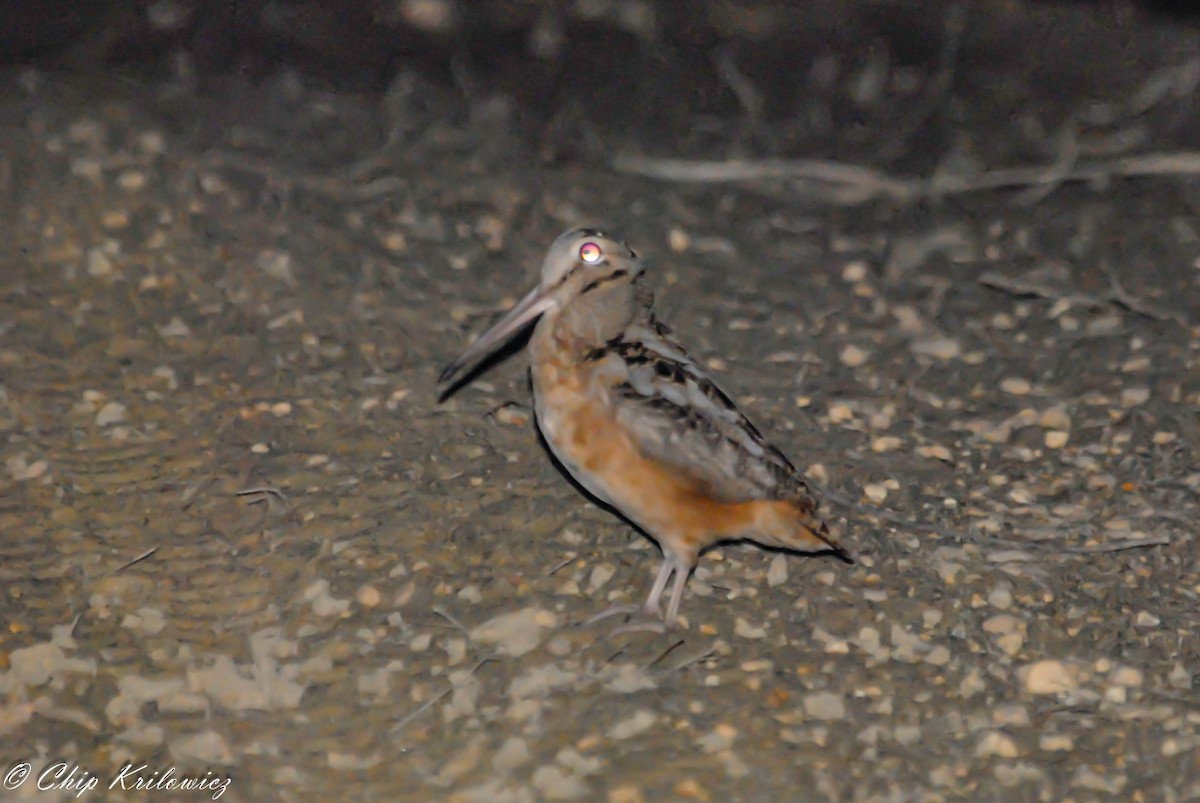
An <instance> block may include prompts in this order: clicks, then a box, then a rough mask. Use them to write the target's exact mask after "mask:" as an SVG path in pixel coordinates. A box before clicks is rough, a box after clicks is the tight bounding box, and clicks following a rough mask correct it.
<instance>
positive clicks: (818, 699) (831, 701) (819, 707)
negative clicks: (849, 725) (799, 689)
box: [804, 691, 846, 721]
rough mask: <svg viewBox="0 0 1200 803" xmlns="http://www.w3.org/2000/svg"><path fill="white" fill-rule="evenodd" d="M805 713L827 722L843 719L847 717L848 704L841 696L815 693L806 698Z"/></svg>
mask: <svg viewBox="0 0 1200 803" xmlns="http://www.w3.org/2000/svg"><path fill="white" fill-rule="evenodd" d="M804 713H805V714H807V715H808V716H810V717H812V718H813V719H821V720H825V721H832V720H837V719H842V718H843V717H845V716H846V703H845V701H844V700H843V699H842V696H841V695H840V694H834V693H833V692H827V691H821V692H814V693H812V694H807V695H805V696H804Z"/></svg>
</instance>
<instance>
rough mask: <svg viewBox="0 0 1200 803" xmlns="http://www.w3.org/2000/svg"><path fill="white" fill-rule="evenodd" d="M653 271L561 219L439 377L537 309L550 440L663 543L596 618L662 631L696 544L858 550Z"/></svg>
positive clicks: (541, 419) (494, 345)
mask: <svg viewBox="0 0 1200 803" xmlns="http://www.w3.org/2000/svg"><path fill="white" fill-rule="evenodd" d="M645 276H646V271H645V262H644V261H643V260H642V259H640V258H639V257H638V256H637V254H635V253H634V252H633V251H632V250H631V249H630V248H629V246H627V245H626V244H625V243H624V242H622V241H620V240H618V239H616V238H615V237H612V236H609V235H607V234H604V233H603V232H602V231H599V230H597V229H593V228H578V229H572V230H570V231H566V232H564V233H563V234H561V235H560V236H559V237H558V238H557V239H556V240H555V241H554V243H553V244H552V245H551V246H550V249H549V251H548V252H547V253H546V256H545V259H544V260H543V262H542V267H541V276H540V281H539V283H538V284H537V286H536V287H534V288H533V289H532V290H531V291H529V293H528V294H526V295H525V296H524V297H523V298H522V299H521V300H520V301H519V302H518V303H517V304H516V306H514V307H513V308H512V309H511V310H509V311H508V312H507V313H506V314H505V315H503V316H502V317H501V318H500V319H499V320H498V321H497V322H496V323H495V325H493V326H492V327H491V328H490V329H488V330H487V331H486V332H484V333H483V334H482V335H481V336H480V337H479V338H478V339H477V340H475V341H474V343H472V344H471V345H470V346H468V347H467V349H466V350H465V351H463V353H462V354H461V355H460V356H459V357H457V358H456V359H455V360H453V361H452V362H451V363H450V364H449V365H447V366H446V369H445V370H444V371H443V372H442V374H441V376H440V377H439V379H438V384H439V386H440V387H442V388H443V391H442V398H445V397H446V396H448V395H449V394H450V393H452V392H453V391H454V390H456V389H457V388H458V387H459V386H460V385H461V384H463V382H464V381H465V379H466V378H469V377H470V375H469V374H467V375H464V374H463V371H464V369H466V368H468V367H474V368H478V367H479V365H480V363H481V361H482V360H483V359H484V358H486V357H488V356H491V355H493V354H494V353H495V352H496V351H497V350H499V349H500V347H501V346H503V345H504V344H506V343H507V342H509V341H510V340H512V339H513V338H514V337H515V336H516V335H517V334H518V333H520V332H522V331H524V330H525V329H526V328H527V327H528V326H530V325H531V324H533V322H534V321H537V323H536V325H535V326H534V330H533V334H532V337H531V338H530V339H529V353H530V373H531V376H532V386H533V399H534V413H535V420H536V422H537V426H538V428H539V429H540V431H541V433H542V436H543V439H544V441H545V443H546V444H547V445H548V446H549V449H550V452H551V453H552V454H553V456H554V457H555V458H556V459H557V461H558V463H559V464H560V465H561V466H562V467H563V468H564V469H565V470H566V471H567V473H569V474H570V475H571V477H573V478H574V479H575V480H576V481H577V482H578V484H579V485H581V486H582V487H583V488H584V489H585V490H586V491H587V492H588V493H590V494H591V495H592V496H594V497H596V498H597V499H598V500H599V501H601V502H602V503H604V504H605V505H607V506H608V507H610V508H612V509H614V510H615V511H617V512H618V513H619V514H620V515H621V516H623V517H624V518H626V519H627V520H628V521H630V522H632V523H633V524H634V525H636V526H637V528H639V529H640V530H641V531H642V532H643V533H645V534H646V535H648V536H649V537H650V538H651V539H653V540H654V541H655V542H656V543H657V544H658V546H659V548H660V550H661V552H662V565H661V567H660V569H659V571H658V574H657V576H656V577H655V580H654V583H653V584H652V586H651V589H650V593H649V595H648V596H647V597H646V600H645V602H644V603H643V604H642V605H641V606H636V605H622V606H616V607H614V608H612V609H610V610H608V611H604V612H602V613H600V614H598V615H596V616H594V617H592V618H591V619H589V620H588V621H589V622H591V621H595V620H598V619H601V618H604V617H606V616H609V615H612V614H620V613H624V614H629V615H630V616H631V618H629V619H627V624H626V625H625V628H624V629H646V630H657V631H659V632H665V631H666V630H668V629H670V628H673V627H674V626H676V625H677V624H678V622H677V620H678V615H679V608H680V604H681V602H682V599H683V591H684V587H685V585H686V584H687V581H688V577H689V576H690V575H691V573H692V570H693V569H694V568H695V567H696V565H697V563H698V561H699V558H700V555H701V553H702V552H704V551H706V550H707V549H709V548H711V547H713V546H714V545H716V544H718V543H720V542H726V541H746V540H748V541H752V542H754V543H756V544H759V545H761V546H765V547H769V548H778V549H784V550H788V551H796V552H805V553H827V554H832V555H833V556H835V557H837V558H840V559H841V560H843V561H845V562H848V563H853V558H852V557H851V556H850V554H849V552H848V551H847V550H846V549H845V548H843V547H842V546H841V544H839V542H838V541H837V540H836V539H835V538H834V536H833V535H832V534H831V532H830V529H829V527H828V525H827V524H826V523H825V521H824V520H823V519H822V517H821V515H820V514H819V512H818V508H819V502H818V499H817V497H816V496H815V495H814V494H813V492H812V490H811V489H810V487H809V485H808V484H807V482H806V481H805V479H804V477H803V476H802V475H801V474H800V472H799V471H797V469H796V467H795V466H794V465H792V463H791V462H790V461H789V460H788V459H787V458H786V457H785V456H784V455H783V453H782V452H781V451H780V450H779V449H777V448H776V447H774V446H772V445H771V444H770V443H769V442H768V441H767V440H766V438H764V437H763V435H762V433H761V432H760V431H759V430H758V429H757V428H756V427H755V426H754V425H753V424H752V423H750V420H749V419H748V418H747V417H746V415H745V414H744V413H743V412H742V411H741V410H740V409H738V406H737V405H736V404H735V403H734V402H733V400H732V399H731V398H730V397H729V395H728V394H726V393H725V392H724V391H722V390H721V389H720V388H719V387H718V386H717V384H716V383H715V382H714V381H713V380H712V378H711V377H709V376H708V374H707V373H706V372H705V371H704V369H703V368H702V367H701V366H700V365H699V364H698V363H697V362H696V361H695V360H694V359H693V358H691V357H690V356H688V353H687V352H686V351H685V350H684V348H683V346H682V345H680V343H679V342H678V340H677V339H676V337H675V335H674V334H673V333H672V331H671V330H670V329H669V328H668V327H667V326H666V325H665V324H663V323H662V322H661V321H659V320H658V318H657V317H656V315H655V311H654V295H653V292H652V291H651V290H650V289H649V286H648V285H647V284H646V283H645V281H644V279H645ZM456 379H458V380H459V381H458V382H455V380H456ZM672 576H673V577H674V582H673V584H672V586H671V593H670V597H669V600H668V602H667V608H666V612H665V614H664V613H663V611H662V607H661V606H662V596H663V593H664V592H665V590H666V587H667V582H668V581H669V580H670V579H671V578H672ZM635 620H640V621H635ZM618 629H619V630H620V629H622V628H618Z"/></svg>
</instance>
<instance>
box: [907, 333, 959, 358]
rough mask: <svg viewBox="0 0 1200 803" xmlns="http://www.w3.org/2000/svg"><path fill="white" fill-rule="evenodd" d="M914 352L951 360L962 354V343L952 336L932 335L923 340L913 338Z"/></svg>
mask: <svg viewBox="0 0 1200 803" xmlns="http://www.w3.org/2000/svg"><path fill="white" fill-rule="evenodd" d="M912 350H913V353H914V354H918V355H921V356H923V357H933V358H934V359H937V360H953V359H954V358H955V357H957V356H958V355H960V354H962V344H961V343H959V342H958V341H957V340H955V339H954V338H952V337H934V338H927V339H924V340H914V341H913V343H912Z"/></svg>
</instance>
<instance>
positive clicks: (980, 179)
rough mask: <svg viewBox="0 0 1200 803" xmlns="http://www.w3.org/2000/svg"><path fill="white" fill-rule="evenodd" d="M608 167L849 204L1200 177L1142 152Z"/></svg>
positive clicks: (1175, 158)
mask: <svg viewBox="0 0 1200 803" xmlns="http://www.w3.org/2000/svg"><path fill="white" fill-rule="evenodd" d="M613 169H614V170H616V171H617V172H619V173H628V174H632V175H639V176H646V177H647V178H655V179H661V180H664V181H675V182H681V183H695V184H705V183H707V184H719V183H728V182H739V181H743V182H744V181H772V180H777V181H797V182H802V183H809V184H813V185H817V186H815V187H813V189H816V190H821V191H823V192H825V193H826V194H827V195H828V197H829V198H831V199H832V200H833V201H834V202H836V203H840V204H843V205H846V206H855V205H858V204H862V203H866V202H868V201H878V200H891V201H894V202H898V203H914V202H916V201H921V200H926V199H929V198H941V197H946V196H955V195H967V194H971V193H975V192H983V191H986V190H1012V189H1027V188H1031V187H1041V186H1044V185H1047V184H1049V185H1051V186H1053V187H1058V186H1061V185H1064V184H1073V183H1079V182H1087V181H1108V180H1112V179H1116V178H1147V177H1153V176H1172V177H1185V176H1197V175H1200V152H1197V151H1180V152H1174V153H1146V154H1141V155H1136V156H1123V157H1119V158H1116V159H1110V160H1106V161H1097V162H1090V163H1088V164H1080V165H1074V166H1072V167H1070V168H1069V169H1060V168H1056V167H1055V166H1054V165H1048V166H1039V167H1013V168H1002V169H998V170H989V171H986V172H984V173H979V174H977V175H970V176H968V175H960V176H954V175H940V176H935V177H934V178H930V179H925V178H898V177H896V176H890V175H888V174H887V173H884V172H882V171H879V170H875V169H873V168H870V167H861V166H858V165H850V164H845V163H842V162H828V161H821V160H812V159H758V160H753V159H733V160H729V161H724V162H716V161H691V160H687V159H656V158H653V157H647V156H632V155H624V156H618V157H616V159H614V160H613Z"/></svg>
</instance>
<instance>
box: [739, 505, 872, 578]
mask: <svg viewBox="0 0 1200 803" xmlns="http://www.w3.org/2000/svg"><path fill="white" fill-rule="evenodd" d="M747 537H748V538H750V539H751V540H752V541H755V542H756V543H759V544H762V545H763V546H772V547H781V548H783V549H794V550H796V551H798V552H833V553H835V554H836V555H837V556H838V557H839V558H841V559H842V560H844V561H847V562H849V563H853V562H854V559H853V558H851V557H850V553H849V552H847V551H846V549H845V548H844V547H842V545H841V544H839V543H838V541H837V539H836V538H834V537H833V535H832V534H831V533H830V532H829V526H828V525H827V524H825V522H824V521H822V520H821V517H820V516H818V515H817V513H816V511H815V510H812V509H811V507H810V506H807V505H801V504H797V503H795V502H791V501H787V500H778V499H777V500H770V501H766V500H764V501H760V502H757V503H756V515H755V521H754V526H753V532H751V533H747Z"/></svg>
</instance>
